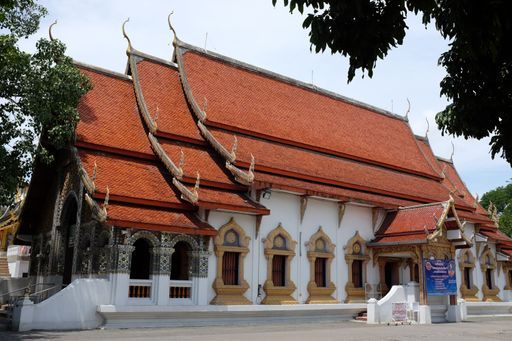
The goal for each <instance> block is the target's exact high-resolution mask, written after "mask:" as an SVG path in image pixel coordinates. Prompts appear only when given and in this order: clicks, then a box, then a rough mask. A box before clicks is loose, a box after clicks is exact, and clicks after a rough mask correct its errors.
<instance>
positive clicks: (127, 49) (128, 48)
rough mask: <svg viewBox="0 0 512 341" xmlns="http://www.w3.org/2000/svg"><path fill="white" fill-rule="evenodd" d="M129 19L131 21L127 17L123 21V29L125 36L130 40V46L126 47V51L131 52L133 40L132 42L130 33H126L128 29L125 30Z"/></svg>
mask: <svg viewBox="0 0 512 341" xmlns="http://www.w3.org/2000/svg"><path fill="white" fill-rule="evenodd" d="M128 21H130V18H127V19H126V20H125V21H124V22H123V26H122V30H123V37H124V38H125V39H126V40H127V41H128V47H127V48H126V52H131V50H132V42H131V40H130V38H129V37H128V34H126V30H125V26H126V23H127V22H128Z"/></svg>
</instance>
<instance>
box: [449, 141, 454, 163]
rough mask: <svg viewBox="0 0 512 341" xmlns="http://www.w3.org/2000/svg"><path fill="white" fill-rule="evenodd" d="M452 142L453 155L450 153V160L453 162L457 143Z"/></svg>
mask: <svg viewBox="0 0 512 341" xmlns="http://www.w3.org/2000/svg"><path fill="white" fill-rule="evenodd" d="M450 143H451V144H452V155H450V160H451V161H452V162H453V155H454V154H455V145H454V144H453V141H450Z"/></svg>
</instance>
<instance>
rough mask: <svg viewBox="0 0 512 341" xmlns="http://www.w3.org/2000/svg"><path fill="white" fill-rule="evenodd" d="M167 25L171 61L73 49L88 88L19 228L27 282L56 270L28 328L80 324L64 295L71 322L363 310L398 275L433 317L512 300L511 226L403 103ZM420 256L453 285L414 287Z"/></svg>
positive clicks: (37, 176) (37, 179)
mask: <svg viewBox="0 0 512 341" xmlns="http://www.w3.org/2000/svg"><path fill="white" fill-rule="evenodd" d="M171 28H172V26H171ZM123 32H124V29H123ZM173 33H174V54H173V57H172V59H171V60H163V59H160V58H157V57H153V56H150V55H148V54H145V53H143V52H141V51H138V50H136V49H135V48H134V47H133V46H132V44H131V42H130V40H129V39H128V37H127V36H126V34H125V37H126V38H127V40H128V49H127V56H128V58H127V66H126V72H125V73H124V74H119V73H116V72H112V71H109V70H104V69H101V68H98V67H94V66H90V65H87V64H82V63H79V62H76V65H77V66H78V67H79V68H80V70H81V71H82V72H83V73H84V74H85V75H86V76H87V77H88V78H89V79H90V81H91V83H92V85H93V89H92V90H91V91H90V92H89V93H88V94H86V95H85V96H84V97H83V98H82V100H81V102H80V105H79V108H78V110H79V113H80V122H79V123H78V126H77V127H76V137H75V140H74V142H73V143H72V145H70V146H69V148H67V149H65V150H61V151H60V152H59V153H58V155H57V157H56V160H55V162H54V163H53V164H52V165H49V166H45V165H37V167H36V169H35V171H34V174H33V177H32V181H31V183H30V187H29V190H28V193H27V198H26V201H25V204H24V207H23V211H22V213H21V217H20V220H21V224H20V226H19V228H18V232H17V238H18V239H19V240H23V241H26V242H29V243H30V244H31V250H32V252H31V264H30V276H31V278H32V279H33V281H34V283H53V284H55V286H54V287H53V288H54V289H53V292H52V295H53V296H51V297H50V298H47V299H46V300H44V301H42V302H41V303H39V304H34V306H33V307H32V308H31V309H33V316H32V315H31V316H32V317H31V319H32V320H31V323H32V324H31V327H30V328H41V326H45V324H46V325H47V324H48V323H49V322H48V321H50V320H51V321H61V322H62V321H64V322H62V323H61V324H60V325H59V328H62V327H66V326H68V325H69V326H73V327H74V328H77V324H73V323H72V321H71V319H73V318H74V317H73V316H74V315H73V314H74V312H73V309H72V308H73V304H78V303H72V302H75V301H74V300H79V303H80V306H81V307H82V308H81V309H83V312H84V314H86V313H85V311H88V313H87V314H89V315H87V316H92V317H91V318H88V317H87V318H82V321H81V323H82V324H79V325H78V327H81V328H92V327H97V326H99V325H101V324H102V323H107V325H108V323H109V321H115V320H116V319H117V321H119V319H122V318H125V319H129V317H128V316H132V315H130V314H138V315H137V318H138V320H137V321H142V320H143V319H144V317H141V316H142V315H143V314H144V313H147V314H150V313H153V315H151V316H153V317H154V316H155V315H154V314H157V313H159V314H163V313H164V312H167V313H168V314H172V312H173V311H193V307H205V308H204V309H205V311H220V310H218V309H221V308H216V307H222V306H227V307H232V306H234V305H237V306H238V305H240V308H239V309H242V310H243V309H249V310H250V309H253V311H259V312H260V311H265V309H268V311H270V310H272V309H278V308H276V307H277V306H278V305H285V306H286V309H288V310H290V311H292V310H294V309H295V310H296V311H305V310H304V309H307V307H308V305H309V306H311V307H315V309H319V310H322V309H325V311H327V310H328V309H334V307H338V308H339V309H344V308H343V307H347V309H348V308H350V307H352V308H353V311H356V310H359V311H364V310H365V309H366V302H367V300H368V299H369V298H376V299H381V298H382V297H385V296H386V295H387V294H388V293H389V292H390V290H391V289H392V288H393V286H400V285H402V286H404V285H409V284H411V283H412V284H411V285H414V284H415V285H416V289H417V290H418V304H419V305H420V306H431V307H432V309H431V314H432V316H434V315H435V314H438V315H439V316H441V319H443V316H446V314H447V312H448V310H449V307H450V306H454V305H457V304H458V303H457V302H458V300H459V301H460V299H463V300H464V301H465V302H470V301H478V302H502V301H512V291H511V289H512V258H511V257H512V240H511V239H510V238H508V237H507V236H505V235H504V234H502V233H501V232H499V230H498V228H497V223H496V221H494V220H493V219H491V218H492V217H490V215H489V213H488V212H487V211H486V210H484V209H483V208H482V207H481V206H480V205H479V204H478V200H477V199H476V198H474V197H473V196H472V195H471V193H470V191H469V190H468V188H467V187H466V185H465V184H464V182H463V181H462V180H461V178H460V176H459V174H458V173H457V170H456V168H455V166H454V164H453V161H452V160H451V159H443V158H440V157H436V156H435V155H434V153H433V151H432V149H431V148H430V145H429V140H428V137H427V136H416V135H414V133H413V132H412V129H411V127H410V125H409V122H408V119H407V117H402V116H398V115H395V114H393V113H391V112H388V111H386V110H382V109H379V108H376V107H373V106H371V105H368V104H365V103H361V102H358V101H355V100H353V99H349V98H346V97H344V96H341V95H339V94H336V93H332V92H329V91H326V90H322V89H319V88H318V87H316V86H313V85H311V84H306V83H302V82H300V81H297V80H294V79H290V78H287V77H284V76H281V75H278V74H275V73H272V72H269V71H267V70H262V69H260V68H257V67H254V66H251V65H248V64H245V63H243V62H240V61H237V60H234V59H231V58H229V57H226V56H222V55H219V54H217V53H213V52H211V51H206V50H204V49H202V48H198V47H195V46H192V45H189V44H187V43H185V42H183V41H181V40H180V39H178V37H177V36H176V33H175V32H174V30H173ZM429 259H432V260H434V259H436V260H449V261H450V260H451V261H454V264H455V269H454V271H455V275H456V281H457V291H456V295H453V294H452V295H449V296H431V295H428V292H427V290H426V288H425V270H424V266H423V262H424V260H429ZM76 295H79V296H80V297H79V298H76V297H77V296H76ZM59 300H61V301H59ZM65 300H67V301H65ZM59 302H61V303H62V302H67V303H66V304H60V303H59ZM77 302H78V301H77ZM58 303H59V304H58ZM57 305H58V306H59V307H60V308H59V309H56V311H54V312H51V313H48V311H51V309H49V307H52V306H57ZM38 306H40V307H46V309H45V314H42V313H38V311H39V310H38ZM242 306H248V307H247V308H243V307H242ZM252 306H254V307H255V308H250V307H252ZM266 306H268V308H265V307H266ZM87 307H90V308H87ZM186 307H190V308H189V310H186V309H185V308H186ZM329 307H332V308H329ZM256 308H257V309H256ZM87 309H89V310H87ZM91 309H92V310H91ZM173 309H174V310H173ZM190 309H192V310H190ZM215 309H217V310H215ZM232 309H235V308H232ZM283 309H284V308H283ZM75 310H76V309H75ZM242 310H240V311H242ZM42 311H43V310H42V309H41V311H40V312H42ZM90 311H92V312H90ZM322 311H323V310H322ZM91 314H92V315H91ZM116 314H117V315H116ZM123 314H124V315H123ZM43 315H44V316H43ZM84 316H85V315H84ZM120 316H121V317H120ZM133 316H135V315H133ZM132 318H133V319H135V317H132ZM84 319H85V321H86V322H84ZM148 319H149V317H148ZM105 321H106V322H105ZM134 321H135V320H134ZM134 323H135V322H134ZM114 324H115V323H114V322H112V325H114Z"/></svg>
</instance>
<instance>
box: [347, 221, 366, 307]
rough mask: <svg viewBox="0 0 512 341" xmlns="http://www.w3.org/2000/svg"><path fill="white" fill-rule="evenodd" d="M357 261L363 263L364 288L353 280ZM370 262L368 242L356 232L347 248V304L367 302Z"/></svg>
mask: <svg viewBox="0 0 512 341" xmlns="http://www.w3.org/2000/svg"><path fill="white" fill-rule="evenodd" d="M355 260H360V261H362V263H363V264H362V273H361V276H362V277H363V278H362V280H361V282H362V286H361V287H360V288H359V287H356V286H355V285H354V280H353V278H352V275H353V274H352V263H353V262H354V261H355ZM369 260H370V256H369V255H368V249H367V247H366V241H365V240H364V239H363V237H361V236H360V235H359V231H356V233H355V234H354V236H353V237H352V238H350V240H349V241H348V242H347V244H346V246H345V261H346V262H347V270H348V280H347V284H346V285H345V291H346V292H347V298H346V299H345V303H354V302H365V298H366V297H365V291H364V282H365V279H366V265H367V263H368V261H369Z"/></svg>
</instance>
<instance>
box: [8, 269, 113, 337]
mask: <svg viewBox="0 0 512 341" xmlns="http://www.w3.org/2000/svg"><path fill="white" fill-rule="evenodd" d="M109 301H110V282H109V281H108V280H105V279H78V280H75V281H73V282H72V283H71V284H70V285H68V286H67V287H66V288H65V289H63V290H61V291H59V292H58V293H57V294H55V295H53V296H52V297H50V298H48V299H47V300H45V301H43V302H41V303H39V304H33V305H25V306H23V307H22V308H21V311H17V312H16V311H15V313H14V320H15V321H14V324H15V325H17V326H18V327H19V330H20V331H22V330H31V329H44V330H52V329H92V328H97V327H99V326H100V325H101V324H102V322H103V320H102V318H101V316H100V315H99V314H98V313H97V312H96V310H97V306H98V305H102V304H109Z"/></svg>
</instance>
